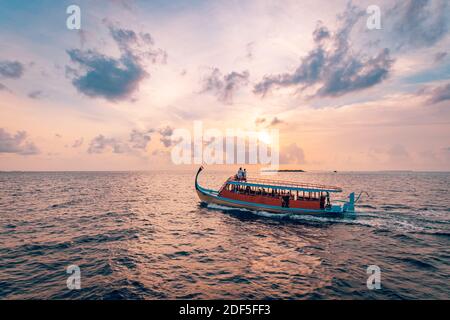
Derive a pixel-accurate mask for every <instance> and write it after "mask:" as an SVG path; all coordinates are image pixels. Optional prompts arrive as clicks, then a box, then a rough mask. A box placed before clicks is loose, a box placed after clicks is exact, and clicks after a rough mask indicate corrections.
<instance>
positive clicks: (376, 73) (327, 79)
mask: <svg viewBox="0 0 450 320" xmlns="http://www.w3.org/2000/svg"><path fill="white" fill-rule="evenodd" d="M363 14H364V11H362V10H360V9H358V8H357V7H355V6H352V5H349V6H348V7H347V9H346V11H345V12H344V13H343V14H341V15H339V16H338V19H339V21H340V26H339V27H338V29H337V31H336V32H335V33H334V34H333V35H330V32H329V31H328V29H327V28H326V27H325V26H323V24H322V23H320V22H318V24H317V26H316V29H315V30H314V32H313V38H314V41H315V42H314V43H315V47H314V48H313V49H312V50H311V51H310V52H309V53H308V54H307V55H306V56H305V57H303V58H302V60H301V63H300V65H299V66H298V67H297V69H296V70H295V71H294V72H292V73H283V74H278V75H266V76H265V77H264V78H263V80H262V81H261V82H259V83H257V84H256V85H255V87H254V92H255V93H256V94H260V95H262V96H264V95H265V94H266V93H267V92H269V91H270V90H272V89H273V88H279V87H296V88H299V89H300V90H304V89H306V88H313V89H315V88H318V89H316V91H315V93H314V95H313V96H321V97H325V96H341V95H344V94H347V93H349V92H353V91H358V90H362V89H366V88H369V87H372V86H374V85H376V84H378V83H380V82H382V81H383V80H384V79H386V78H387V76H388V74H389V71H390V69H391V66H392V63H393V60H392V59H391V58H390V55H389V50H388V49H383V50H381V51H380V52H379V53H378V54H376V55H374V56H366V55H364V54H363V53H360V52H354V51H353V50H352V48H351V45H350V33H351V31H352V29H353V27H354V25H355V24H356V23H357V21H358V20H359V18H360V17H361V16H362V15H363Z"/></svg>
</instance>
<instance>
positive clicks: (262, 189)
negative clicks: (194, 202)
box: [195, 167, 359, 216]
mask: <svg viewBox="0 0 450 320" xmlns="http://www.w3.org/2000/svg"><path fill="white" fill-rule="evenodd" d="M202 170H203V167H200V168H199V169H198V171H197V174H196V176H195V190H196V191H197V194H198V196H199V198H200V200H201V201H202V202H204V203H214V204H218V205H223V206H228V207H234V208H245V209H249V210H256V211H267V212H272V213H292V214H313V215H327V216H328V215H339V214H343V213H353V212H354V211H355V194H354V192H352V193H350V195H349V196H348V200H347V201H342V200H336V201H339V202H343V204H342V205H341V204H331V202H330V195H331V194H333V193H340V192H342V189H341V188H339V187H333V186H325V185H318V184H310V183H296V182H290V181H279V180H268V179H255V178H247V179H245V180H243V179H241V180H238V179H237V178H236V177H230V178H228V180H227V181H225V183H224V184H223V185H222V187H221V188H220V189H219V190H218V191H217V190H210V189H206V188H203V187H202V186H200V185H199V184H198V176H199V175H200V172H201V171H202ZM358 198H359V197H358Z"/></svg>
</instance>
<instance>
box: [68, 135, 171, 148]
mask: <svg viewBox="0 0 450 320" xmlns="http://www.w3.org/2000/svg"><path fill="white" fill-rule="evenodd" d="M154 131H155V130H153V129H149V130H142V131H141V130H137V129H133V130H132V131H131V133H130V135H129V137H128V139H123V138H108V137H105V136H104V135H102V134H100V135H98V136H96V137H94V138H93V139H92V140H91V142H90V143H89V148H88V150H87V152H88V153H90V154H99V153H103V152H106V151H112V152H113V153H134V154H138V153H136V151H145V150H146V149H147V146H148V144H149V142H150V141H151V133H153V132H154ZM164 132H166V131H164ZM166 134H167V133H166ZM171 134H172V133H170V135H171ZM80 140H81V141H79V140H77V141H79V142H77V141H76V142H75V143H74V145H73V147H74V148H76V147H79V146H80V145H81V144H82V143H83V138H81V139H80Z"/></svg>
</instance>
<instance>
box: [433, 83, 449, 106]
mask: <svg viewBox="0 0 450 320" xmlns="http://www.w3.org/2000/svg"><path fill="white" fill-rule="evenodd" d="M429 94H430V95H431V97H430V102H431V103H438V102H442V101H446V100H450V83H447V84H445V85H442V86H439V87H436V88H433V89H431V90H429Z"/></svg>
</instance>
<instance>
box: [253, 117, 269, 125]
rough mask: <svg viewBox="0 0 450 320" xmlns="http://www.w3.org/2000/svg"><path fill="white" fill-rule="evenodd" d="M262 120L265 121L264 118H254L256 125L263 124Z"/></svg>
mask: <svg viewBox="0 0 450 320" xmlns="http://www.w3.org/2000/svg"><path fill="white" fill-rule="evenodd" d="M264 122H266V118H256V120H255V124H256V125H259V124H263V123H264Z"/></svg>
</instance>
